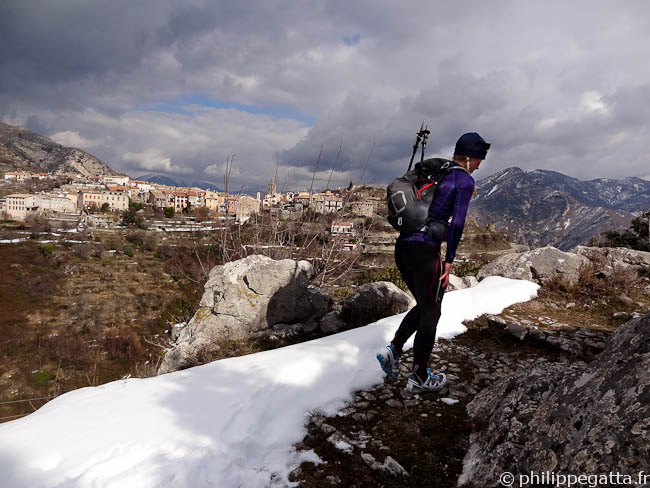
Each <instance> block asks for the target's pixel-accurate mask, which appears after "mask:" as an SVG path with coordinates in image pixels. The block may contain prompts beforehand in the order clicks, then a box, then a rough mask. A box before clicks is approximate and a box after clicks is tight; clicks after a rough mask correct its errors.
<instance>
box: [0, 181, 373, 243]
mask: <svg viewBox="0 0 650 488" xmlns="http://www.w3.org/2000/svg"><path fill="white" fill-rule="evenodd" d="M34 182H50V183H51V184H52V185H51V186H53V188H51V189H49V190H48V191H40V192H35V191H34V192H31V191H29V190H27V191H21V192H17V193H9V194H7V195H5V196H4V197H2V198H0V215H3V217H4V218H5V219H10V220H18V221H27V220H29V219H30V218H33V217H37V216H38V217H45V218H48V219H52V220H64V221H68V222H74V221H77V222H78V223H79V225H81V226H87V227H91V228H92V227H109V228H110V227H115V226H117V225H119V224H120V218H119V214H120V213H123V212H125V211H127V210H128V209H129V206H135V207H136V208H137V209H138V210H141V209H143V208H144V207H148V208H149V209H151V210H152V211H153V214H154V216H158V217H163V216H164V217H167V218H171V217H174V216H179V215H180V216H186V217H187V218H189V219H190V220H204V221H205V220H209V219H213V218H214V219H222V220H223V219H229V220H234V221H235V222H237V223H244V222H246V221H247V220H248V219H250V217H251V216H252V215H257V214H259V213H260V212H263V211H268V212H269V213H270V215H271V216H272V217H275V218H278V219H280V220H297V219H299V218H300V217H302V215H303V213H304V212H306V211H307V210H310V211H311V212H313V213H316V214H322V215H325V216H327V215H334V214H338V215H341V214H342V212H343V211H345V213H346V215H348V216H352V217H357V218H367V217H373V216H376V215H377V214H379V213H382V212H383V210H382V209H383V208H384V207H385V202H384V198H383V195H382V194H383V190H381V189H377V188H369V187H351V188H350V189H349V190H348V189H340V188H339V189H337V190H329V189H328V190H325V191H323V192H313V191H312V192H309V191H287V192H284V193H282V192H279V191H278V190H277V186H276V184H275V182H274V181H273V180H271V181H270V182H269V185H268V191H267V193H266V194H265V195H262V194H261V193H260V192H258V193H257V195H256V196H255V197H252V196H250V195H246V194H241V193H240V194H232V193H228V192H218V191H212V190H205V189H201V188H196V187H193V188H187V187H175V186H168V185H162V184H157V183H150V182H146V181H139V180H132V179H131V178H129V177H128V176H121V175H117V176H116V175H97V176H84V175H80V174H70V173H61V174H51V173H30V172H27V171H8V172H6V173H4V175H3V183H4V185H5V186H8V185H23V186H30V184H31V185H32V186H33V183H34ZM329 220H330V221H331V222H329V223H330V229H329V230H330V231H331V232H332V234H334V235H347V236H350V237H352V236H354V235H355V234H356V233H357V232H356V230H355V225H354V222H353V221H351V220H340V219H338V220H332V219H329ZM357 227H358V225H357ZM348 246H352V247H353V246H354V245H353V244H351V243H349V244H348Z"/></svg>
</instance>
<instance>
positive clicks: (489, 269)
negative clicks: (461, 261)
mask: <svg viewBox="0 0 650 488" xmlns="http://www.w3.org/2000/svg"><path fill="white" fill-rule="evenodd" d="M588 263H589V259H588V258H586V257H585V256H582V255H580V254H576V253H572V252H564V251H560V250H559V249H556V248H554V247H551V246H547V247H541V248H538V249H533V250H532V251H527V252H523V253H517V254H506V255H505V256H501V257H500V258H497V259H495V260H494V261H492V262H491V263H489V264H486V265H485V266H484V267H483V268H481V270H480V271H479V272H478V275H477V278H478V279H479V280H482V279H483V278H486V277H488V276H504V277H506V278H512V279H519V280H528V281H535V282H537V283H540V284H541V283H543V282H545V281H547V280H549V279H551V278H553V277H555V276H559V277H560V278H562V279H563V280H564V281H566V282H567V283H576V282H577V281H578V277H579V272H580V267H581V266H582V265H586V264H588Z"/></svg>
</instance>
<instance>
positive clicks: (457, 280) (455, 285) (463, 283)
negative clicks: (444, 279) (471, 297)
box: [447, 274, 478, 291]
mask: <svg viewBox="0 0 650 488" xmlns="http://www.w3.org/2000/svg"><path fill="white" fill-rule="evenodd" d="M476 285H478V280H477V279H476V277H475V276H463V277H462V278H461V277H459V276H456V275H453V274H450V275H449V285H448V287H447V291H454V290H462V289H464V288H471V287H473V286H476Z"/></svg>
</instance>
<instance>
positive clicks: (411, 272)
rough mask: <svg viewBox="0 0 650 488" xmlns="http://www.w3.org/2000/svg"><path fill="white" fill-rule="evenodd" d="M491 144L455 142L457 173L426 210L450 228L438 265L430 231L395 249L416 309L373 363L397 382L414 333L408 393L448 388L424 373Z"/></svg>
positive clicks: (406, 238) (472, 137)
mask: <svg viewBox="0 0 650 488" xmlns="http://www.w3.org/2000/svg"><path fill="white" fill-rule="evenodd" d="M488 149H490V144H489V143H487V142H485V140H484V139H483V138H482V137H481V136H480V135H478V134H477V133H476V132H470V133H467V134H463V135H462V136H461V137H460V138H459V139H458V142H456V148H455V149H454V157H453V161H454V163H456V165H457V166H459V167H460V168H461V170H454V171H450V172H449V173H448V174H447V175H445V176H444V177H443V178H442V179H441V180H440V182H439V183H438V188H437V190H436V194H435V196H434V198H433V200H432V202H431V205H430V206H429V214H428V219H427V221H428V222H430V223H432V224H433V225H435V223H436V222H438V223H440V222H444V223H445V224H446V223H448V222H449V218H450V217H451V223H450V224H449V231H448V233H447V236H446V241H447V252H446V254H445V260H444V262H441V256H440V245H441V241H440V240H439V238H436V237H435V232H431V228H432V224H430V225H429V230H428V231H421V232H415V233H413V234H404V233H402V234H400V236H399V237H398V239H397V243H396V244H395V264H396V265H397V268H398V269H399V271H400V273H401V275H402V278H403V279H404V281H405V282H406V285H407V286H408V288H409V290H410V291H411V293H412V294H413V296H414V297H415V300H416V302H417V305H416V306H415V307H413V308H412V309H411V310H410V311H409V312H408V313H407V314H406V316H405V317H404V319H403V320H402V323H401V324H400V326H399V329H398V330H397V332H396V333H395V337H394V338H393V340H392V341H391V343H390V344H389V345H388V346H386V352H385V353H384V354H378V355H377V359H378V360H379V363H380V364H381V367H382V369H383V370H384V372H385V373H386V374H387V375H388V376H389V377H390V378H392V379H398V378H399V371H400V356H401V355H402V347H404V343H405V342H406V341H407V340H408V339H409V337H411V335H413V333H415V340H414V343H413V372H412V373H411V374H409V376H408V380H407V384H406V389H407V390H408V391H410V392H412V393H420V392H425V391H437V390H440V389H442V388H443V387H444V386H445V383H446V382H447V378H446V376H445V374H444V373H433V372H432V371H431V370H430V369H429V368H428V367H427V365H428V362H429V356H430V355H431V351H432V350H433V344H434V342H435V339H436V328H437V326H438V320H439V319H440V307H441V303H442V297H443V295H444V292H445V289H446V288H447V285H448V284H449V273H450V272H451V265H452V263H453V262H454V257H455V256H456V248H457V247H458V243H459V242H460V238H461V236H462V234H463V228H464V227H465V217H466V215H467V208H468V206H469V202H470V200H471V198H472V195H473V194H474V178H472V177H471V173H473V172H474V171H476V170H477V169H478V168H479V166H480V165H481V162H482V161H483V160H484V159H485V156H486V155H487V151H488Z"/></svg>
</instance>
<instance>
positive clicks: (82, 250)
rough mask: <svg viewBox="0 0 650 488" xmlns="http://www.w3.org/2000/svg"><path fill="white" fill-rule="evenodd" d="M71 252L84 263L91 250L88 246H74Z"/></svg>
mask: <svg viewBox="0 0 650 488" xmlns="http://www.w3.org/2000/svg"><path fill="white" fill-rule="evenodd" d="M72 252H73V253H74V255H75V256H77V257H78V258H80V259H83V260H84V261H85V260H86V259H88V258H89V257H90V256H91V255H92V252H93V249H92V246H91V245H90V244H75V245H74V246H72Z"/></svg>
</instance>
